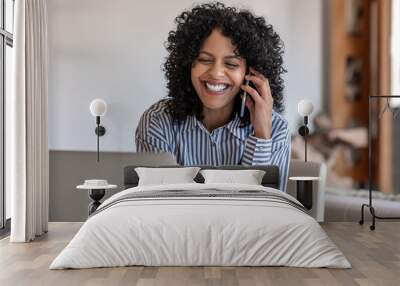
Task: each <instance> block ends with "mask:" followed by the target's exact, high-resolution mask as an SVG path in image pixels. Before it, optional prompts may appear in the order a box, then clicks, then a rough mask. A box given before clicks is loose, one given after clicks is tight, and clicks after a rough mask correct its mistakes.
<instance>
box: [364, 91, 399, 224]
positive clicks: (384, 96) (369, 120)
mask: <svg viewBox="0 0 400 286" xmlns="http://www.w3.org/2000/svg"><path fill="white" fill-rule="evenodd" d="M383 98H384V99H386V100H387V101H388V102H387V105H386V106H385V109H384V110H383V113H384V112H386V110H387V109H389V110H391V107H390V105H389V104H390V103H389V100H390V99H391V98H400V95H370V96H369V98H368V112H369V114H368V188H369V203H368V204H363V205H362V206H361V220H360V221H359V224H361V225H362V224H364V208H365V207H367V208H369V211H370V213H371V215H372V225H370V227H369V228H370V229H371V230H374V229H375V219H397V220H398V219H400V217H383V216H377V215H376V214H375V208H374V207H373V206H372V158H373V157H372V150H373V148H372V147H373V146H372V128H371V121H372V106H371V101H372V100H373V99H383ZM391 111H392V110H391ZM392 112H393V111H392ZM383 113H382V114H383ZM382 114H381V115H382ZM381 115H380V116H381ZM396 115H397V114H395V115H394V116H395V117H396Z"/></svg>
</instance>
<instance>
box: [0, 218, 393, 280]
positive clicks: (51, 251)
mask: <svg viewBox="0 0 400 286" xmlns="http://www.w3.org/2000/svg"><path fill="white" fill-rule="evenodd" d="M81 225H82V224H81V223H50V225H49V233H47V234H46V235H44V236H43V237H41V238H38V239H37V240H35V241H34V242H32V243H9V239H8V238H5V239H2V240H0V285H2V286H7V285H13V286H16V285H32V286H33V285H67V286H72V285H85V286H89V285H136V286H164V285H165V286H180V285H194V286H215V285H228V286H235V285H236V286H248V285H252V286H265V285H290V286H291V285H305V286H319V285H329V286H331V285H346V286H347V285H357V286H360V285H361V286H380V285H384V286H391V285H393V286H394V285H400V283H399V282H398V281H400V279H399V278H398V273H399V272H400V231H399V230H400V222H383V221H380V222H378V224H377V228H376V230H375V231H370V230H369V226H368V225H363V226H360V225H358V224H357V223H354V222H337V223H326V224H323V225H322V227H323V228H324V229H325V231H326V232H327V233H328V235H329V237H330V238H331V239H332V240H333V241H334V242H335V243H336V245H337V246H338V247H339V248H340V249H341V250H342V251H343V253H344V254H345V255H346V257H347V258H348V259H349V261H350V262H351V264H352V266H353V268H352V269H308V268H295V267H293V268H292V267H143V266H137V267H116V268H99V269H85V270H57V271H50V270H49V269H48V267H49V265H50V263H51V262H52V260H53V259H54V258H55V256H56V255H57V254H58V253H59V252H60V251H61V250H62V249H63V248H64V247H65V246H66V245H67V243H68V242H69V241H70V240H71V238H72V237H73V236H74V235H75V233H76V232H77V231H78V229H79V228H80V226H81Z"/></svg>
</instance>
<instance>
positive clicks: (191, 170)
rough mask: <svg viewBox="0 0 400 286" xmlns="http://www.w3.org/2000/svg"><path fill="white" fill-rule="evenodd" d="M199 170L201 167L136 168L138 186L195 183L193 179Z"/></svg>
mask: <svg viewBox="0 0 400 286" xmlns="http://www.w3.org/2000/svg"><path fill="white" fill-rule="evenodd" d="M199 170H200V168H199V167H182V168H145V167H137V168H135V171H136V173H137V174H138V176H139V183H138V186H149V185H167V184H187V183H195V181H194V180H193V179H194V178H195V177H196V175H197V173H198V172H199Z"/></svg>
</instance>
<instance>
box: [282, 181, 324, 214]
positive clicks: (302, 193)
mask: <svg viewBox="0 0 400 286" xmlns="http://www.w3.org/2000/svg"><path fill="white" fill-rule="evenodd" d="M289 180H291V181H296V198H297V200H298V201H299V202H300V203H302V204H303V206H304V207H305V208H306V209H308V210H311V209H312V207H313V181H318V180H319V177H289Z"/></svg>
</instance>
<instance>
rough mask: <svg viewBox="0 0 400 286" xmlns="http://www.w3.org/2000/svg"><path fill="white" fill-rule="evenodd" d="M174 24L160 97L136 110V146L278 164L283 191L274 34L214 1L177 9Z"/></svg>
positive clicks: (284, 160) (198, 158) (284, 138)
mask: <svg viewBox="0 0 400 286" xmlns="http://www.w3.org/2000/svg"><path fill="white" fill-rule="evenodd" d="M175 22H176V23H177V28H176V30H175V31H171V32H170V33H169V36H168V41H167V45H166V48H167V51H168V52H169V55H168V57H167V60H166V63H165V65H164V71H165V75H166V79H167V88H168V91H169V93H168V98H166V99H163V100H160V101H159V102H157V103H155V104H153V105H152V106H151V107H150V108H149V109H148V110H147V111H145V112H144V114H143V115H142V117H141V119H140V122H139V125H138V127H137V130H136V146H137V151H138V152H170V153H172V154H174V155H175V156H176V160H177V162H178V163H179V164H181V165H237V164H242V165H261V164H262V165H271V164H272V165H278V166H279V168H280V174H281V175H280V189H281V190H282V191H285V189H286V180H287V173H288V165H289V158H290V136H289V131H288V124H287V122H286V120H285V119H283V117H282V116H281V115H280V114H279V113H278V112H281V111H282V110H283V105H282V99H283V95H282V91H283V80H282V77H281V76H282V74H283V73H284V72H285V69H284V68H283V67H282V53H283V43H282V41H281V39H280V38H279V36H278V35H277V34H276V33H275V31H274V30H273V28H272V26H271V25H268V24H266V23H265V19H264V18H262V17H256V16H254V15H253V14H252V13H251V12H249V11H247V10H238V9H236V8H233V7H226V6H225V5H224V4H222V3H219V2H216V3H208V4H202V5H199V6H196V7H194V8H193V9H192V10H190V11H185V12H183V13H182V14H180V15H179V16H178V17H177V18H176V19H175ZM246 71H248V72H246ZM246 80H248V81H249V82H250V83H251V84H249V85H245V84H243V83H244V81H246ZM244 92H246V93H247V96H246V101H245V104H246V107H247V109H246V111H245V113H244V116H243V117H240V116H239V113H240V109H241V101H242V100H241V98H242V97H241V95H242V94H243V93H244Z"/></svg>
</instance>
